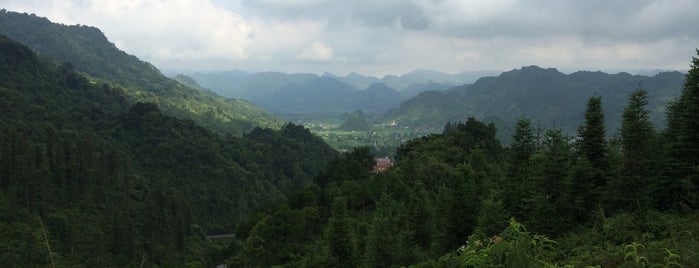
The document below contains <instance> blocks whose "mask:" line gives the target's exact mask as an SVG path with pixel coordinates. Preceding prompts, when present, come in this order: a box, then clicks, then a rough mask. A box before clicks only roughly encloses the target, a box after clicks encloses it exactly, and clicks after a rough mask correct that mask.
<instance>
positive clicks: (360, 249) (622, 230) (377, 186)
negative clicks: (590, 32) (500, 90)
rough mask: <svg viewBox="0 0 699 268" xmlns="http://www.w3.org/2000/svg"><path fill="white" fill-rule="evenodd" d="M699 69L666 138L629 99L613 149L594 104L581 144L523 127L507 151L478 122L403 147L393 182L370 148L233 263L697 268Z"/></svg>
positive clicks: (245, 241) (335, 166)
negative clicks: (698, 109)
mask: <svg viewBox="0 0 699 268" xmlns="http://www.w3.org/2000/svg"><path fill="white" fill-rule="evenodd" d="M698 52H699V51H698ZM697 69H699V59H697V58H694V60H693V69H692V70H691V71H690V72H689V74H688V75H687V79H686V81H687V82H686V84H685V87H684V90H683V91H682V94H681V95H680V97H679V98H678V99H676V100H674V101H673V102H671V104H670V105H669V106H668V113H667V115H668V117H669V118H668V127H667V128H666V129H665V130H664V131H657V130H656V129H655V127H654V126H653V124H652V123H651V119H650V116H649V115H650V111H649V110H648V105H649V104H648V101H647V98H648V96H647V94H648V93H647V92H646V91H645V90H643V89H640V88H639V89H637V90H635V91H633V92H630V94H629V95H628V96H627V97H628V99H627V105H626V106H625V108H624V109H623V115H620V117H621V118H620V122H621V130H620V131H621V134H620V135H619V137H616V138H611V139H608V138H605V132H606V127H605V126H606V125H605V120H606V118H607V117H606V116H604V115H603V114H602V112H601V111H602V109H600V107H602V104H603V102H602V101H603V100H604V98H600V97H591V98H589V99H588V102H587V108H586V110H585V112H584V113H582V114H583V115H584V118H585V120H584V123H583V124H581V126H579V128H578V129H579V130H578V131H579V134H580V136H579V137H578V138H577V139H572V138H570V137H568V136H566V135H565V133H564V131H563V130H562V129H560V128H552V129H546V130H543V131H537V130H535V129H534V128H532V126H531V123H530V120H529V119H527V118H520V119H519V120H518V123H517V125H516V128H515V131H514V134H513V135H512V137H511V139H512V143H511V145H510V146H509V148H504V147H503V146H502V145H501V144H500V142H499V141H498V140H497V139H496V128H495V125H494V124H492V123H491V124H486V123H483V122H481V121H478V120H476V119H474V118H469V119H468V120H467V121H466V122H463V123H453V124H452V123H450V124H447V125H446V126H445V127H444V130H443V131H442V133H441V134H433V135H428V136H424V137H421V138H418V139H413V140H410V141H408V142H406V143H404V144H402V145H401V146H400V147H399V148H398V149H397V150H396V154H395V158H396V164H395V166H393V167H392V168H390V169H388V170H387V171H384V172H380V173H374V172H372V171H371V170H372V169H371V163H372V162H373V155H372V154H371V153H370V150H369V148H367V147H360V148H356V149H354V150H353V151H350V152H346V153H344V154H343V155H342V157H341V158H340V159H337V160H335V161H333V162H331V163H330V165H329V166H328V167H327V168H326V169H325V170H324V171H322V172H321V173H320V174H318V175H317V176H316V177H315V179H314V180H313V183H311V184H309V185H307V186H306V188H305V189H304V190H302V191H300V192H298V193H296V194H295V195H294V196H292V197H291V198H290V199H289V200H288V201H287V202H286V203H284V204H278V205H277V208H276V209H273V210H269V211H266V212H264V213H262V214H261V215H258V219H260V220H259V221H257V222H256V223H250V224H248V225H247V226H248V227H247V228H244V229H240V232H239V233H238V234H239V236H238V238H239V239H240V241H237V242H235V241H234V242H232V244H231V246H230V248H232V249H233V250H232V251H231V253H230V255H229V258H228V263H229V264H230V265H232V266H248V267H249V266H281V267H338V266H349V267H398V266H411V267H696V266H699V254H697V253H698V252H699V246H698V245H699V244H698V243H697V239H699V236H698V234H699V224H698V221H697V219H699V213H697V207H698V206H699V199H697V197H698V196H697V195H696V193H697V185H699V184H697V183H699V181H697V178H698V177H699V176H698V175H699V173H698V172H699V170H697V169H696V167H697V166H699V163H698V162H697V157H696V155H695V154H681V153H680V150H682V152H685V151H689V150H696V149H695V148H697V147H696V146H693V145H695V144H694V143H692V142H693V140H696V139H695V137H696V136H697V135H696V133H699V128H697V125H695V124H694V123H692V122H694V121H696V119H695V118H696V116H689V115H690V114H691V112H692V111H694V109H695V108H696V106H697V105H699V102H697V101H696V99H694V98H695V97H696V92H697V87H696V83H695V82H694V81H697V76H699V71H697ZM692 83H694V84H692ZM670 131H673V132H670ZM690 145H691V146H690ZM692 152H693V151H692ZM273 222H276V223H280V225H271V223H273ZM295 223H296V224H295ZM299 223H300V224H301V227H299V226H298V224H299ZM297 229H298V230H297ZM265 230H267V231H265ZM301 230H305V231H306V234H305V235H303V236H298V232H300V231H301ZM283 234H289V235H283ZM280 241H284V242H283V243H280ZM236 248H238V249H239V250H236ZM249 248H254V249H255V250H256V251H257V252H264V254H265V255H263V257H260V255H251V254H250V252H249V251H245V249H249Z"/></svg>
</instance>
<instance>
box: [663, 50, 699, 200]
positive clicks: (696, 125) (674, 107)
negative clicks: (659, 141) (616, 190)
mask: <svg viewBox="0 0 699 268" xmlns="http://www.w3.org/2000/svg"><path fill="white" fill-rule="evenodd" d="M697 54H699V50H697ZM698 115H699V58H696V57H692V65H691V69H690V70H689V72H687V76H686V80H685V83H684V88H683V89H682V93H681V95H680V97H679V98H678V99H676V100H674V101H672V102H671V103H670V104H669V105H668V106H667V129H666V130H665V132H664V135H663V136H664V138H665V139H666V142H665V143H666V144H667V147H666V148H667V149H666V151H667V152H668V158H669V159H668V160H667V161H666V162H665V170H666V174H665V176H663V177H662V178H661V180H660V181H659V184H658V185H657V187H656V189H657V190H658V191H656V194H658V197H659V201H660V202H659V205H661V206H662V207H666V208H678V207H690V208H691V207H694V208H696V207H698V206H699V194H697V188H698V187H699V170H698V169H697V167H698V166H699V134H697V133H699V116H698Z"/></svg>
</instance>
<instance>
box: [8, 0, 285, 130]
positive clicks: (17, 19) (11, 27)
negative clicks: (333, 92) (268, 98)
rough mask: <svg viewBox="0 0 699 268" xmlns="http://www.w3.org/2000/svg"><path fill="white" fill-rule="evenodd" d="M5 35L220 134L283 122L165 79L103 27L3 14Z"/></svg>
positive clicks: (248, 106)
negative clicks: (113, 39) (113, 40)
mask: <svg viewBox="0 0 699 268" xmlns="http://www.w3.org/2000/svg"><path fill="white" fill-rule="evenodd" d="M0 33H1V34H4V35H6V36H8V37H9V38H11V39H13V40H16V41H18V42H20V43H22V44H25V45H26V46H28V47H30V48H31V49H32V50H34V51H36V52H37V53H39V54H40V55H41V56H42V57H45V58H49V59H52V60H54V61H55V62H57V63H64V62H68V63H70V64H71V65H72V66H73V67H74V68H75V70H76V71H79V72H83V73H85V74H87V75H89V76H91V77H94V78H98V79H101V80H107V81H110V82H111V83H113V84H116V85H121V86H122V87H124V90H125V92H126V93H127V95H129V96H130V98H132V99H134V100H136V101H148V102H153V103H156V104H158V106H159V107H160V109H162V110H163V111H165V112H166V113H167V114H169V115H174V116H177V117H179V118H187V119H192V120H194V121H195V122H197V123H199V124H200V125H202V126H205V127H207V128H209V129H212V130H214V131H216V132H219V133H232V134H235V135H242V134H243V133H245V132H248V131H250V130H252V129H253V128H254V127H256V126H261V127H279V126H281V121H280V120H279V119H277V118H276V117H274V116H272V115H270V114H269V113H267V112H265V111H264V110H262V109H260V108H258V107H255V106H254V105H252V104H251V103H249V102H247V101H244V100H237V99H231V100H227V99H225V98H223V97H220V96H217V95H215V94H213V93H211V92H209V91H202V90H197V89H194V88H191V87H188V86H185V85H182V84H180V83H178V82H177V81H175V80H172V79H169V78H167V77H165V76H164V75H162V74H161V73H160V71H159V70H158V69H157V68H155V67H154V66H153V65H151V64H149V63H147V62H144V61H141V60H139V59H138V58H136V57H134V56H132V55H129V54H127V53H125V52H124V51H121V50H119V49H118V48H117V47H116V46H115V45H114V44H112V43H110V42H109V40H108V39H107V37H105V36H104V34H103V33H102V32H101V31H100V30H99V29H97V28H94V27H89V26H84V25H83V26H80V25H71V26H68V25H63V24H56V23H52V22H51V21H49V20H48V19H46V18H42V17H38V16H36V15H33V14H32V15H29V14H26V13H24V14H21V13H16V12H10V11H6V10H2V11H1V12H0Z"/></svg>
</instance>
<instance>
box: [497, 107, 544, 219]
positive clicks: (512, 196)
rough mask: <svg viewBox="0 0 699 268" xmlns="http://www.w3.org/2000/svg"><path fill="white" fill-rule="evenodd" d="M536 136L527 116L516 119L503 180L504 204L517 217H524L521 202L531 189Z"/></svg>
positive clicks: (523, 208)
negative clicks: (532, 160)
mask: <svg viewBox="0 0 699 268" xmlns="http://www.w3.org/2000/svg"><path fill="white" fill-rule="evenodd" d="M536 143H537V142H536V137H535V136H534V133H533V130H532V128H531V123H530V121H529V119H527V118H520V119H519V120H517V126H516V128H515V133H514V135H512V145H511V146H510V155H509V162H508V164H509V165H508V166H507V178H506V180H505V181H504V182H503V192H504V200H503V202H504V204H505V208H507V209H509V210H510V212H511V214H512V215H513V216H515V217H517V218H520V219H522V218H523V217H525V215H524V211H525V207H524V203H523V202H522V201H523V200H524V199H525V197H527V196H528V195H529V194H530V193H531V191H532V189H531V188H532V187H531V181H530V180H531V178H532V171H533V170H532V162H531V158H532V156H533V155H534V153H536V148H537V144H536Z"/></svg>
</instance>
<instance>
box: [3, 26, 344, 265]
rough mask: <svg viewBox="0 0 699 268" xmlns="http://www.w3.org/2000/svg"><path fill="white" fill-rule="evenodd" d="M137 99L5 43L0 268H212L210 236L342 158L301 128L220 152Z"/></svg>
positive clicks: (206, 135) (254, 135) (251, 138)
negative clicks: (209, 234)
mask: <svg viewBox="0 0 699 268" xmlns="http://www.w3.org/2000/svg"><path fill="white" fill-rule="evenodd" d="M107 68H114V67H107ZM128 94H129V93H128V92H126V91H125V90H124V89H123V88H122V87H121V86H116V85H113V84H112V82H110V81H107V80H100V79H95V78H94V77H90V76H87V75H85V74H83V73H79V72H76V71H74V70H73V67H72V65H70V64H60V65H56V64H55V63H53V61H52V60H47V59H46V58H42V57H40V56H39V55H37V54H36V53H35V52H34V51H32V50H31V49H30V48H28V47H26V46H24V45H22V44H20V43H18V42H15V41H13V40H10V39H8V38H6V37H5V36H3V35H0V112H1V113H2V117H0V219H1V220H0V237H2V238H3V239H2V242H0V244H1V245H2V247H3V253H2V256H1V257H0V266H2V267H49V266H54V265H55V266H57V267H136V266H149V267H180V266H205V267H207V266H208V267H210V266H215V265H216V264H217V263H220V262H218V261H221V260H220V259H218V260H217V259H216V257H213V256H212V255H210V252H214V250H215V249H214V248H212V246H211V244H210V243H209V242H208V241H207V238H206V237H205V235H206V234H207V233H219V232H229V233H230V232H232V230H233V229H234V227H235V226H236V225H238V224H239V223H240V221H241V220H242V218H243V217H248V216H251V215H253V214H254V213H255V211H257V210H260V209H262V208H263V207H265V206H268V205H270V204H274V203H278V202H283V201H284V200H286V199H287V198H288V196H290V194H291V193H292V192H295V191H298V190H300V189H301V188H302V187H304V185H306V184H307V183H308V182H309V181H311V180H312V178H313V177H314V176H315V174H317V173H318V172H319V171H320V169H321V168H322V167H323V166H325V163H327V161H329V160H331V159H333V158H335V157H336V156H337V152H335V151H334V150H332V149H331V148H330V147H329V146H328V145H327V144H326V143H324V142H323V141H322V139H320V138H319V137H317V136H314V135H312V134H311V133H310V131H308V130H307V129H304V128H303V127H301V126H296V125H292V124H287V125H285V126H284V127H282V128H281V129H280V130H271V129H261V128H255V129H253V130H252V131H250V132H249V133H247V134H246V135H244V136H242V137H235V136H231V135H228V136H227V137H225V138H224V137H222V136H221V135H217V134H216V133H214V132H212V131H210V130H208V129H207V128H203V127H201V126H199V125H197V124H196V123H194V121H192V120H182V119H178V118H175V117H172V116H168V115H166V114H165V113H164V112H163V111H162V110H160V108H159V107H158V106H157V105H156V104H153V103H143V102H136V101H135V100H133V99H132V98H131V96H130V95H128ZM43 245H47V246H46V247H44V246H43ZM48 245H50V248H48ZM49 256H50V257H49ZM49 260H50V261H49ZM185 264H186V265H185Z"/></svg>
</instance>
